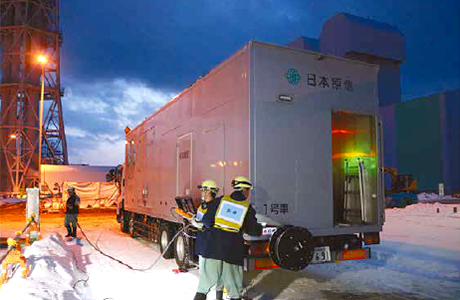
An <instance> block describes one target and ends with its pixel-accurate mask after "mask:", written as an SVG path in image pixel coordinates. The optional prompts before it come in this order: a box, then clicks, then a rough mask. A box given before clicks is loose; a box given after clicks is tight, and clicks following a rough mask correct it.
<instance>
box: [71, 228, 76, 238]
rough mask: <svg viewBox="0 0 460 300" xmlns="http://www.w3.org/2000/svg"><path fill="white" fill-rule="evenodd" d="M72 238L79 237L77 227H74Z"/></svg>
mask: <svg viewBox="0 0 460 300" xmlns="http://www.w3.org/2000/svg"><path fill="white" fill-rule="evenodd" d="M72 237H77V226H72Z"/></svg>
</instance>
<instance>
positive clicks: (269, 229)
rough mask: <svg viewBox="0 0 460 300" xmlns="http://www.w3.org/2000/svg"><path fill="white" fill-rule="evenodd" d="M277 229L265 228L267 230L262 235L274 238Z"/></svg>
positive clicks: (263, 230)
mask: <svg viewBox="0 0 460 300" xmlns="http://www.w3.org/2000/svg"><path fill="white" fill-rule="evenodd" d="M277 229H278V227H265V228H263V229H262V235H263V236H272V235H273V234H274V233H275V231H276V230H277Z"/></svg>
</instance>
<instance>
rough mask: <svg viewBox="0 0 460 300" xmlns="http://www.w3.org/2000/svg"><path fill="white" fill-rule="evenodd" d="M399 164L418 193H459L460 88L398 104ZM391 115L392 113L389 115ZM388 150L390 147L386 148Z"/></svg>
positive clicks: (400, 171)
mask: <svg viewBox="0 0 460 300" xmlns="http://www.w3.org/2000/svg"><path fill="white" fill-rule="evenodd" d="M391 107H394V109H395V110H394V114H395V119H396V132H397V134H396V161H397V169H398V172H399V173H400V174H404V173H406V174H412V175H413V176H414V179H416V180H418V187H419V191H437V190H438V184H439V183H444V185H445V191H446V193H449V194H451V193H456V192H459V191H460V89H457V90H453V91H447V92H442V93H438V94H434V95H430V96H426V97H421V98H416V99H413V100H411V101H406V102H401V103H398V104H395V105H393V106H391ZM389 114H390V115H391V112H390V113H389ZM387 149H388V148H387Z"/></svg>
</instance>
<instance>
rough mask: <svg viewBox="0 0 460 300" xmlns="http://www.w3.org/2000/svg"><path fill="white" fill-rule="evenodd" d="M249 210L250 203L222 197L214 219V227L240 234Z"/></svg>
mask: <svg viewBox="0 0 460 300" xmlns="http://www.w3.org/2000/svg"><path fill="white" fill-rule="evenodd" d="M248 209H249V201H247V200H244V201H237V200H234V199H232V198H230V197H229V196H224V197H222V200H221V201H220V203H219V207H218V208H217V212H216V217H215V219H214V227H215V228H219V229H222V230H225V231H231V232H239V231H240V229H241V227H242V226H243V222H244V218H245V217H246V214H247V212H248Z"/></svg>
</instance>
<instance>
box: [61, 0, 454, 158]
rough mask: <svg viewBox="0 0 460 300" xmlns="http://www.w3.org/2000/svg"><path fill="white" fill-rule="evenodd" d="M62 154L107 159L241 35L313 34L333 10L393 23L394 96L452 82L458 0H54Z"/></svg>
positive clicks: (274, 38) (281, 39) (270, 38)
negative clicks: (128, 130)
mask: <svg viewBox="0 0 460 300" xmlns="http://www.w3.org/2000/svg"><path fill="white" fill-rule="evenodd" d="M60 2H61V3H60V5H61V16H60V17H61V28H62V31H63V35H64V44H63V48H62V50H61V64H62V70H61V81H62V84H63V87H64V88H65V91H66V95H65V97H64V98H63V105H64V122H65V126H66V134H67V140H68V146H69V159H70V162H71V163H88V164H91V165H116V164H118V163H121V162H122V160H123V151H124V132H123V129H124V128H125V126H127V125H128V126H131V127H134V126H135V125H136V124H138V123H139V122H140V121H142V120H143V119H144V118H145V117H147V116H148V115H150V114H151V113H153V112H154V111H155V110H156V109H157V108H158V107H160V106H161V105H162V104H163V103H165V102H166V101H168V100H169V99H170V98H171V97H173V96H174V95H176V94H177V93H178V92H180V91H182V90H183V89H185V88H187V87H188V86H189V85H190V84H192V83H193V82H194V81H195V80H196V79H197V78H198V77H199V76H200V75H203V74H205V73H207V72H208V71H209V70H211V69H212V68H213V67H214V66H216V65H217V64H218V63H220V62H221V61H223V60H225V59H226V58H227V57H229V56H230V55H231V54H232V53H234V52H235V51H236V50H238V49H239V48H241V47H242V46H243V45H244V44H246V43H247V42H248V41H250V40H259V41H265V42H270V43H275V44H280V45H286V44H288V43H289V42H291V41H292V40H294V39H295V38H296V37H298V36H307V37H313V38H318V37H319V36H320V34H321V28H322V25H323V23H324V22H325V21H326V20H327V19H328V18H330V17H332V16H334V15H335V14H337V13H339V12H347V13H350V14H354V15H357V16H360V17H365V18H372V19H375V20H378V21H381V22H386V23H389V24H391V25H394V26H396V27H398V28H399V30H400V31H401V32H402V33H403V34H404V36H405V40H406V51H407V60H406V62H405V63H404V64H403V65H402V66H401V82H402V93H403V100H407V99H411V98H414V97H418V96H423V95H427V94H430V93H435V92H438V91H442V90H446V89H453V88H459V87H460V1H458V0H404V1H401V0H377V1H367V0H347V1H337V0H292V1H291V0H279V1H278V0H222V1H221V0H177V1H164V0H136V1H126V0H123V1H122V0H97V1H94V0H78V1H63V0H61V1H60Z"/></svg>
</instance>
